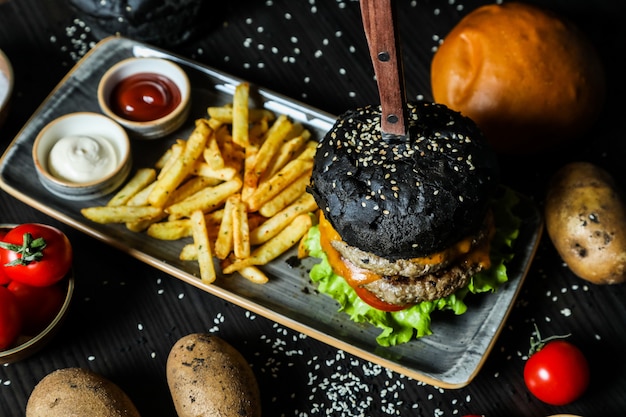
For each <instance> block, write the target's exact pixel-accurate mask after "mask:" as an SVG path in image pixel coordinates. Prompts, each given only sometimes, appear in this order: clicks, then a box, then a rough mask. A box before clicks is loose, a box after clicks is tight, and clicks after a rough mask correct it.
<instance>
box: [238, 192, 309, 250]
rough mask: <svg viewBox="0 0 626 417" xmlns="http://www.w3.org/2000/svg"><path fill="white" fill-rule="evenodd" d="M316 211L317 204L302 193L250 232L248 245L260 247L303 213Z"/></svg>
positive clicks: (306, 194)
mask: <svg viewBox="0 0 626 417" xmlns="http://www.w3.org/2000/svg"><path fill="white" fill-rule="evenodd" d="M316 209H317V203H316V202H315V199H314V198H313V196H312V195H311V194H309V193H303V194H301V195H300V197H299V198H298V199H297V200H296V201H294V202H293V203H291V204H290V205H289V206H287V207H285V208H284V209H283V210H281V211H280V212H278V213H276V215H275V216H272V217H270V218H269V219H267V220H266V221H265V222H263V223H262V224H261V225H259V227H257V228H255V229H253V230H252V231H251V232H250V244H251V245H260V244H262V243H265V242H267V241H268V240H269V239H271V238H273V237H274V236H276V235H277V234H278V233H279V232H280V231H281V230H282V229H284V228H285V227H287V225H288V224H289V223H291V221H292V220H293V219H295V218H296V217H297V216H298V215H300V214H303V213H309V212H312V211H315V210H316Z"/></svg>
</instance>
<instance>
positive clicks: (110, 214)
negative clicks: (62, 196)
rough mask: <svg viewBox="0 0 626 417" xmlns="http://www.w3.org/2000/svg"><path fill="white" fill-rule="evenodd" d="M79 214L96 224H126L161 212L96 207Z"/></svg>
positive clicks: (150, 217)
mask: <svg viewBox="0 0 626 417" xmlns="http://www.w3.org/2000/svg"><path fill="white" fill-rule="evenodd" d="M80 212H81V214H82V215H83V216H85V217H86V218H88V219H89V220H91V221H93V222H96V223H103V224H105V223H128V222H138V221H143V220H150V219H153V218H155V217H157V216H159V215H160V214H161V213H162V212H163V210H161V209H160V208H158V207H152V206H140V207H135V206H113V207H109V206H96V207H85V208H83V209H81V210H80Z"/></svg>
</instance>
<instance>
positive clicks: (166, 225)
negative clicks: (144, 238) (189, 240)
mask: <svg viewBox="0 0 626 417" xmlns="http://www.w3.org/2000/svg"><path fill="white" fill-rule="evenodd" d="M146 233H147V234H148V236H150V237H152V238H155V239H159V240H178V239H182V238H185V237H188V236H191V221H190V220H189V219H179V220H171V221H167V222H159V223H153V224H151V225H150V227H148V230H147V231H146Z"/></svg>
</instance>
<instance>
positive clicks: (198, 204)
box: [165, 177, 241, 220]
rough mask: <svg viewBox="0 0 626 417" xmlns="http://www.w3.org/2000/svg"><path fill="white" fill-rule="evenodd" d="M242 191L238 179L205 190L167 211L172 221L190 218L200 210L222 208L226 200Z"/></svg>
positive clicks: (173, 205)
mask: <svg viewBox="0 0 626 417" xmlns="http://www.w3.org/2000/svg"><path fill="white" fill-rule="evenodd" d="M240 189H241V180H240V179H239V178H237V177H235V178H233V179H232V180H229V181H225V182H223V183H220V184H218V185H216V186H215V187H207V188H204V189H202V190H200V191H198V192H197V193H195V194H193V195H191V196H189V197H187V198H186V199H184V200H182V201H180V202H178V203H175V204H172V205H171V206H168V207H167V208H166V209H165V211H166V212H167V213H168V214H169V218H170V220H175V219H180V218H183V217H190V216H191V213H193V212H194V211H197V210H200V211H202V212H209V211H212V210H215V209H216V208H218V207H219V206H221V205H222V204H223V203H224V202H225V201H226V199H227V198H228V197H229V196H231V195H232V194H234V193H236V192H238V191H239V190H240Z"/></svg>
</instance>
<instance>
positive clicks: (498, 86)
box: [431, 2, 605, 153]
mask: <svg viewBox="0 0 626 417" xmlns="http://www.w3.org/2000/svg"><path fill="white" fill-rule="evenodd" d="M431 82H432V92H433V98H434V100H435V101H436V102H439V103H442V104H445V105H447V106H448V107H451V108H452V109H454V110H457V111H460V112H461V113H463V114H464V115H466V116H468V117H470V118H471V119H473V120H474V121H475V122H476V124H478V126H479V127H480V128H481V130H483V133H484V134H485V136H486V137H487V139H488V140H489V142H491V143H492V145H493V146H494V148H495V149H496V151H498V152H501V153H533V152H537V151H540V150H544V149H546V148H549V147H552V146H553V145H556V144H558V143H561V142H563V141H565V140H569V139H573V138H577V137H580V136H581V135H582V134H583V133H585V132H586V131H587V130H588V129H589V128H590V127H591V125H592V124H593V123H594V122H595V121H596V120H597V118H598V115H599V113H600V111H601V108H602V105H603V103H604V96H605V79H604V69H603V66H602V63H601V62H600V59H599V57H598V55H597V53H596V51H595V49H594V48H593V46H592V45H591V43H590V42H589V41H588V40H587V39H586V38H585V36H584V35H583V34H582V32H580V31H579V30H578V29H577V28H576V27H575V26H574V25H572V24H571V23H570V22H568V21H566V20H565V19H562V18H560V17H558V16H556V15H555V14H553V13H551V12H549V11H547V10H543V9H540V8H538V7H536V6H531V5H528V4H523V3H516V2H511V3H504V4H500V5H497V4H491V5H486V6H482V7H479V8H478V9H476V10H474V11H472V12H471V13H469V14H468V15H467V16H465V17H464V18H463V19H462V20H461V21H460V22H459V23H458V24H457V25H456V26H455V27H454V28H453V30H452V31H451V32H450V33H449V34H448V35H447V36H446V38H445V39H444V41H443V43H442V45H441V46H440V47H439V49H438V50H437V52H436V53H435V56H434V58H433V61H432V65H431Z"/></svg>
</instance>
